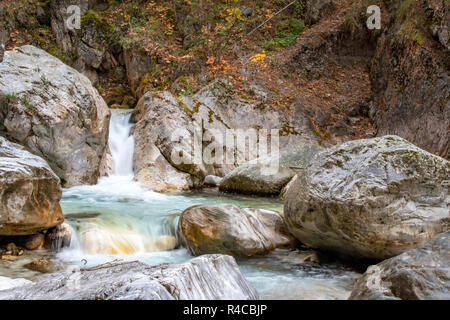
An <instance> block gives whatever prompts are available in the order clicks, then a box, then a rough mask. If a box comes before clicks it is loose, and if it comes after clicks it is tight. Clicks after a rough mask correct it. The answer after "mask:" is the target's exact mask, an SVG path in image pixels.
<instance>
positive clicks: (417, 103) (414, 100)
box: [370, 0, 450, 160]
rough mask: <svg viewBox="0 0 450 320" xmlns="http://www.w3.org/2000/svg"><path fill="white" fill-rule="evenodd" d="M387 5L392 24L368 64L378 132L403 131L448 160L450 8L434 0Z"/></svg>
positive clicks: (449, 141) (449, 138)
mask: <svg viewBox="0 0 450 320" xmlns="http://www.w3.org/2000/svg"><path fill="white" fill-rule="evenodd" d="M385 2H386V1H385ZM386 5H387V6H388V8H387V9H386V11H387V12H390V13H391V15H390V16H386V18H385V19H386V22H384V23H385V24H386V25H389V26H390V28H389V29H388V30H386V32H382V33H381V36H380V37H379V39H378V43H377V48H376V50H375V56H374V59H373V61H372V63H371V66H370V74H371V76H370V77H371V81H372V84H373V85H372V87H373V91H374V96H375V101H374V103H373V105H372V107H371V115H372V117H373V120H374V122H375V124H376V126H377V130H378V132H377V134H378V135H385V134H395V135H399V136H401V137H402V138H404V139H407V140H408V141H411V142H412V143H414V144H416V145H417V146H419V147H420V148H423V149H425V150H427V151H429V152H432V153H434V154H437V155H439V156H441V157H444V158H446V159H447V160H448V159H450V130H449V123H450V72H449V70H450V51H449V47H448V45H449V40H448V39H449V33H448V32H449V22H448V21H449V19H448V18H449V16H450V8H449V6H448V4H447V5H445V4H444V2H442V1H435V0H428V1H424V2H423V3H420V2H417V1H409V2H403V3H402V2H398V1H394V2H390V3H388V4H386ZM397 13H398V14H397ZM425 13H426V15H425ZM415 21H417V22H415ZM423 25H432V27H431V28H432V30H430V31H429V30H425V29H424V27H423ZM433 33H434V34H435V38H433V35H432V34H433Z"/></svg>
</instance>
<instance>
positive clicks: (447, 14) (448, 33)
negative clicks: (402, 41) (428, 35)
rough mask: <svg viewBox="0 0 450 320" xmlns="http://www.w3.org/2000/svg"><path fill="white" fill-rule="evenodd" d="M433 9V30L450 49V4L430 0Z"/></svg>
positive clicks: (449, 49)
mask: <svg viewBox="0 0 450 320" xmlns="http://www.w3.org/2000/svg"><path fill="white" fill-rule="evenodd" d="M428 6H429V9H432V21H433V22H432V24H431V31H432V32H433V35H434V36H435V37H437V38H438V39H439V42H440V43H441V44H442V45H443V46H444V47H445V48H447V51H450V6H448V5H445V3H443V2H442V1H439V0H430V1H428Z"/></svg>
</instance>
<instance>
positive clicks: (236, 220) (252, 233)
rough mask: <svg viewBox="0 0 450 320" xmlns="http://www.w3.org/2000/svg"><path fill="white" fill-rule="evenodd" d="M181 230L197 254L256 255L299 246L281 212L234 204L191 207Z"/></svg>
mask: <svg viewBox="0 0 450 320" xmlns="http://www.w3.org/2000/svg"><path fill="white" fill-rule="evenodd" d="M178 228H179V232H178V233H179V237H180V239H181V243H182V244H183V245H184V246H186V247H187V248H188V249H189V251H190V252H191V254H193V255H201V254H206V253H223V254H230V255H233V256H253V255H262V254H267V253H269V252H270V251H272V250H274V249H276V248H291V247H293V246H294V245H295V239H294V237H292V235H291V234H290V233H289V232H288V231H287V226H286V224H285V222H284V219H283V217H282V215H281V214H279V213H278V212H274V211H269V210H263V209H253V208H239V207H238V206H235V205H233V204H218V205H198V206H193V207H190V208H188V209H186V210H185V211H184V212H183V213H182V214H181V217H180V222H179V225H178Z"/></svg>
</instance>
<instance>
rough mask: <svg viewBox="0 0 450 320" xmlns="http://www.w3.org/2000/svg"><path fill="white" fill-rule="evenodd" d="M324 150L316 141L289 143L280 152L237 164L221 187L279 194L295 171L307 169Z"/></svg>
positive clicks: (238, 191)
mask: <svg viewBox="0 0 450 320" xmlns="http://www.w3.org/2000/svg"><path fill="white" fill-rule="evenodd" d="M321 150H323V148H322V147H320V146H318V145H314V144H295V145H292V146H288V147H286V148H284V149H282V150H281V151H280V152H279V154H277V155H268V156H265V157H261V158H257V159H254V160H252V161H249V162H247V163H245V164H243V165H241V166H239V167H237V168H236V169H234V170H233V171H231V172H229V173H228V174H227V175H226V176H225V177H224V179H223V181H222V182H221V183H220V186H219V189H220V190H221V191H227V192H237V193H247V194H264V195H272V194H279V193H280V191H281V189H282V188H283V187H284V186H285V185H286V184H287V183H288V182H289V181H290V180H291V179H292V178H293V177H294V176H295V174H296V172H297V171H299V170H302V169H305V168H306V167H307V166H308V165H309V163H310V162H311V159H313V158H314V156H315V155H316V154H317V153H318V152H319V151H321ZM275 157H278V158H277V159H275ZM272 167H273V169H272Z"/></svg>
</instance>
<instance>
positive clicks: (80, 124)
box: [0, 46, 110, 186]
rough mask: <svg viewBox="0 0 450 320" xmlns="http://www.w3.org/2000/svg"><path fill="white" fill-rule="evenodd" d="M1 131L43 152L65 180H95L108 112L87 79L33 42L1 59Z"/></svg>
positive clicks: (68, 183) (69, 182)
mask: <svg viewBox="0 0 450 320" xmlns="http://www.w3.org/2000/svg"><path fill="white" fill-rule="evenodd" d="M0 109H1V110H2V112H1V113H0V133H1V134H3V135H6V136H7V137H8V138H9V139H10V140H13V141H16V142H18V143H20V144H22V145H24V146H26V147H27V149H29V150H30V151H31V152H32V153H34V154H36V155H38V156H40V157H42V158H44V159H45V160H46V161H47V162H48V164H49V165H50V167H51V168H52V170H53V171H54V172H55V173H56V174H57V175H58V176H59V177H60V178H61V181H62V183H63V185H64V186H74V185H80V184H94V183H96V182H97V178H98V177H99V174H100V164H101V161H102V158H103V157H104V154H105V151H106V145H107V138H108V128H109V118H110V112H109V110H108V107H107V106H106V103H105V102H104V101H103V99H102V98H101V96H100V95H99V94H98V92H97V90H96V89H95V88H94V87H93V86H92V85H91V82H90V81H89V80H88V79H87V78H86V77H85V76H83V75H82V74H80V73H78V72H77V71H76V70H74V69H72V68H71V67H69V66H67V65H65V64H64V63H62V62H61V61H60V60H58V59H57V58H55V57H54V56H52V55H50V54H48V53H46V52H45V51H43V50H41V49H38V48H35V47H33V46H23V47H19V48H16V52H6V53H5V58H4V61H3V62H2V63H1V64H0Z"/></svg>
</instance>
